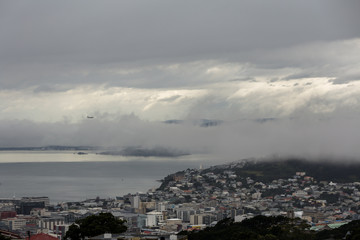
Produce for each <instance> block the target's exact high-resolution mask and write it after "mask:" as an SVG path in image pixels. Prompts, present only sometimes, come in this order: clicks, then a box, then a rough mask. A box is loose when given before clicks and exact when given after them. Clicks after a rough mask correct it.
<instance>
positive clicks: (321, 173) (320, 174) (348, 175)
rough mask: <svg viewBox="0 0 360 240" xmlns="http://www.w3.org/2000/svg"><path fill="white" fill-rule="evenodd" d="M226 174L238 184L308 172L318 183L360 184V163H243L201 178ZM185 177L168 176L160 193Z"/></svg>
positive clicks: (216, 169)
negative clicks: (229, 174)
mask: <svg viewBox="0 0 360 240" xmlns="http://www.w3.org/2000/svg"><path fill="white" fill-rule="evenodd" d="M226 172H232V173H234V175H236V179H235V180H236V181H242V182H244V181H245V179H246V178H251V179H253V180H254V181H258V182H263V183H270V182H271V181H273V180H277V179H288V178H291V177H293V176H294V175H295V174H296V172H305V174H306V176H311V177H313V178H315V179H316V180H317V181H333V182H338V183H346V182H360V174H359V173H360V163H358V162H349V161H346V162H344V161H326V160H321V161H320V160H319V161H310V160H305V159H286V160H267V161H257V160H243V161H238V162H233V163H229V164H223V165H217V166H213V167H210V168H207V169H204V170H202V171H201V175H202V176H204V177H205V178H206V176H207V175H208V174H210V173H211V174H215V175H218V176H222V175H227V174H225V173H226ZM182 174H184V171H182V172H177V173H174V174H171V175H168V176H167V177H165V178H164V179H163V180H162V184H161V186H160V188H159V189H160V190H163V189H164V188H165V187H166V186H167V185H168V183H169V182H170V181H172V180H173V179H174V177H175V176H177V175H182Z"/></svg>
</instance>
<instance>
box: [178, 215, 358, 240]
mask: <svg viewBox="0 0 360 240" xmlns="http://www.w3.org/2000/svg"><path fill="white" fill-rule="evenodd" d="M309 228H310V225H308V224H307V223H306V222H305V221H304V220H301V219H290V218H286V217H283V216H277V217H265V216H256V217H254V218H252V219H245V220H244V221H242V222H239V223H235V222H234V221H233V220H232V219H230V218H226V219H224V220H222V221H219V222H218V223H217V224H216V225H215V226H214V227H208V228H206V229H204V230H202V231H196V232H195V231H194V232H186V231H182V232H180V233H179V235H187V236H188V239H189V240H224V239H226V240H237V239H248V240H275V239H278V240H291V239H294V240H295V239H307V240H325V239H348V240H355V239H360V221H352V222H350V223H349V224H346V225H343V226H341V227H339V228H337V229H332V230H323V231H319V232H314V231H310V230H309Z"/></svg>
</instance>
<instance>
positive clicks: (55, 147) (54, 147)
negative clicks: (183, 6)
mask: <svg viewBox="0 0 360 240" xmlns="http://www.w3.org/2000/svg"><path fill="white" fill-rule="evenodd" d="M95 149H97V148H96V147H90V146H58V145H50V146H43V147H3V148H0V151H52V150H53V151H85V150H95Z"/></svg>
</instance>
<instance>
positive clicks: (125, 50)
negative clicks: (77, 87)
mask: <svg viewBox="0 0 360 240" xmlns="http://www.w3.org/2000/svg"><path fill="white" fill-rule="evenodd" d="M0 9H1V10H0V11H1V12H0V35H1V41H0V52H1V55H0V69H1V74H0V83H1V86H2V87H8V88H10V87H21V86H29V85H30V86H31V85H36V84H43V83H46V82H50V83H63V82H70V83H88V82H107V81H109V82H110V83H111V84H117V81H116V80H115V78H112V77H111V76H106V77H104V76H103V75H100V76H97V75H96V74H94V73H90V74H89V75H88V74H87V73H86V74H84V75H82V76H81V74H78V73H79V72H82V71H83V72H89V69H101V68H103V67H104V66H107V65H108V64H113V63H122V64H125V65H126V64H130V63H131V64H134V62H142V63H141V64H145V65H146V64H156V63H165V62H166V63H168V62H169V61H174V62H179V61H180V62H182V61H189V60H191V61H193V60H202V59H228V58H230V59H231V58H232V55H234V58H235V59H239V60H240V61H245V62H246V61H249V59H247V56H248V54H250V55H251V56H253V58H262V55H261V51H262V50H264V49H265V50H266V49H274V48H284V47H289V46H293V45H301V44H306V43H308V42H313V41H333V40H339V39H348V38H355V37H359V36H360V35H359V34H360V32H359V28H358V25H357V23H358V22H360V16H359V14H358V11H357V10H358V9H360V3H359V2H358V1H347V2H339V1H312V2H304V1H297V2H284V1H226V2H218V1H195V2H188V3H187V2H168V1H133V0H132V1H106V2H103V1H101V2H100V1H76V2H74V1H57V2H48V1H31V2H28V1H21V2H20V1H2V2H1V7H0ZM257 51H258V52H257ZM250 60H251V59H250ZM255 62H256V61H255ZM268 64H269V63H268ZM72 73H75V74H72ZM107 78H108V79H107ZM152 82H153V83H154V84H155V85H157V86H159V87H160V86H161V85H162V83H161V82H158V81H157V80H156V79H146V81H145V80H141V79H139V80H136V79H135V80H132V79H131V80H129V79H124V80H123V81H121V80H120V82H119V83H118V84H119V85H122V86H137V87H140V86H144V87H149V86H151V84H152Z"/></svg>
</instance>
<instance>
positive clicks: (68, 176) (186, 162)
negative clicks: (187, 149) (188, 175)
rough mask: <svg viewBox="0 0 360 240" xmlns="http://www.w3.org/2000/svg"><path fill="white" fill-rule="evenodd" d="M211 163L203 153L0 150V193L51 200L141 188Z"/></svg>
mask: <svg viewBox="0 0 360 240" xmlns="http://www.w3.org/2000/svg"><path fill="white" fill-rule="evenodd" d="M200 164H205V165H210V164H211V161H209V158H208V157H207V156H205V155H189V156H182V157H177V158H155V157H146V158H141V157H124V156H109V155H98V154H94V153H90V154H86V155H79V154H74V152H70V151H69V152H67V151H53V152H50V151H1V152H0V198H10V197H13V196H15V197H24V196H48V197H49V198H50V201H51V202H53V203H56V202H62V201H81V200H85V199H87V198H95V197H97V196H99V197H115V196H122V195H124V194H127V193H136V192H146V191H147V190H149V189H151V188H157V187H159V186H160V182H158V181H156V180H159V179H162V178H164V177H165V176H167V175H169V174H171V173H174V172H177V171H180V170H184V169H187V168H199V166H200Z"/></svg>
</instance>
